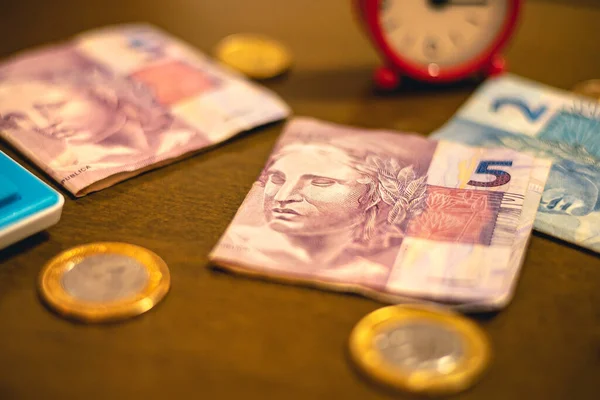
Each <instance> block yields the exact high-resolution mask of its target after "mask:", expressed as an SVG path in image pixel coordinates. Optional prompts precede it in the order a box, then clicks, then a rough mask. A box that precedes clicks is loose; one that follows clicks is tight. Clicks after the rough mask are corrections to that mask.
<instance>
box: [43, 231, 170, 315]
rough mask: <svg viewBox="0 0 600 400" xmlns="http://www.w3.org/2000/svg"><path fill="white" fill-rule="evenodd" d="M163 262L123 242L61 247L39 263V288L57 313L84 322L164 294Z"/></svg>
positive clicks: (148, 304) (146, 305)
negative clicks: (40, 270) (41, 266)
mask: <svg viewBox="0 0 600 400" xmlns="http://www.w3.org/2000/svg"><path fill="white" fill-rule="evenodd" d="M169 288H170V275H169V269H168V267H167V264H166V263H165V262H164V261H163V260H162V259H161V258H160V257H159V256H157V255H156V254H154V253H153V252H151V251H149V250H147V249H145V248H142V247H138V246H134V245H131V244H127V243H110V242H106V243H104V242H103V243H93V244H88V245H83V246H79V247H75V248H72V249H69V250H67V251H64V252H62V253H60V254H58V255H57V256H56V257H54V258H53V259H52V260H50V261H49V262H48V263H47V264H46V265H45V266H44V268H43V269H42V272H41V274H40V278H39V290H40V294H41V297H42V298H43V300H44V301H45V302H46V303H47V304H48V305H49V306H50V307H51V308H53V309H54V310H56V311H57V312H58V313H59V314H61V315H63V316H66V317H69V318H74V319H78V320H82V321H86V322H104V321H115V320H121V319H125V318H129V317H133V316H136V315H139V314H142V313H144V312H146V311H148V310H150V309H151V308H152V307H154V306H155V305H156V304H157V303H158V302H159V301H161V300H162V299H163V298H164V296H165V295H166V294H167V292H168V291H169Z"/></svg>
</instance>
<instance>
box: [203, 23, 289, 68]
mask: <svg viewBox="0 0 600 400" xmlns="http://www.w3.org/2000/svg"><path fill="white" fill-rule="evenodd" d="M215 57H216V58H217V59H218V60H220V61H221V62H223V63H224V64H226V65H228V66H230V67H232V68H233V69H236V70H238V71H239V72H241V73H243V74H244V75H246V76H248V77H250V78H254V79H268V78H272V77H275V76H277V75H280V74H282V73H283V72H285V71H286V70H287V69H288V68H289V67H290V65H291V63H292V57H291V55H290V52H289V51H288V49H287V48H286V47H285V46H284V45H282V44H281V43H279V42H277V41H275V40H273V39H271V38H269V37H266V36H263V35H258V34H247V33H239V34H235V35H231V36H228V37H226V38H225V39H223V40H222V41H221V42H220V43H219V44H218V45H217V48H216V51H215Z"/></svg>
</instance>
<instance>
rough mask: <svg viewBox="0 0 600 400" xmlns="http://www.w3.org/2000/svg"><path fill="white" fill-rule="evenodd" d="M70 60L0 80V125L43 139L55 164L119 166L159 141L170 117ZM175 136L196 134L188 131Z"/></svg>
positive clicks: (147, 98) (149, 97)
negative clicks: (66, 67)
mask: <svg viewBox="0 0 600 400" xmlns="http://www.w3.org/2000/svg"><path fill="white" fill-rule="evenodd" d="M63 56H64V54H63ZM71 57H72V58H74V59H78V60H77V63H76V66H77V67H78V68H73V69H70V70H60V69H56V68H52V66H51V65H50V66H49V65H48V64H41V65H39V67H38V70H37V71H35V72H33V73H32V71H31V69H32V68H33V66H29V68H30V73H29V74H27V75H25V76H19V74H10V73H7V74H6V75H8V76H7V77H5V78H4V79H2V81H1V84H0V116H1V121H0V123H1V124H2V125H1V129H3V130H7V131H12V133H13V134H14V135H15V136H16V137H17V138H19V139H21V140H24V141H25V140H32V141H37V142H38V143H44V146H43V147H42V153H45V154H46V157H47V161H48V163H49V165H50V166H52V167H55V168H57V167H58V168H60V167H64V168H70V167H72V166H77V165H81V166H85V165H90V164H92V165H94V166H95V167H103V166H110V165H120V164H119V163H120V162H121V163H122V160H124V159H126V158H128V159H136V158H140V157H147V155H148V154H155V153H157V152H159V151H160V149H161V147H162V146H165V145H167V143H168V142H169V140H170V139H169V138H167V136H166V135H167V133H169V130H170V129H172V128H173V127H174V120H173V117H172V116H171V114H170V113H169V111H168V109H167V108H165V107H164V106H162V105H161V104H160V103H159V102H157V101H156V99H155V97H154V94H153V93H152V92H151V91H150V90H148V89H147V88H145V87H144V86H142V85H140V84H139V83H137V82H135V81H133V80H131V79H128V78H126V77H119V76H116V75H114V74H112V73H110V72H107V71H105V70H103V69H102V68H100V67H98V66H96V65H94V64H93V63H91V62H89V61H86V60H82V59H81V57H79V56H78V55H77V54H71ZM33 61H35V62H36V63H39V61H40V60H33ZM15 75H16V76H15ZM0 77H1V76H0ZM175 135H179V136H180V139H183V136H185V138H187V139H188V140H189V139H192V138H193V137H194V136H197V135H196V133H195V132H194V131H193V130H192V129H189V128H188V129H186V130H181V131H179V132H177V133H175ZM183 143H185V141H184V142H180V144H183ZM167 146H168V145H167Z"/></svg>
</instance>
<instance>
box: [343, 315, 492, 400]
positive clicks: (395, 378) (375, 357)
mask: <svg viewBox="0 0 600 400" xmlns="http://www.w3.org/2000/svg"><path fill="white" fill-rule="evenodd" d="M349 346H350V355H351V357H352V359H353V360H354V362H355V363H356V364H357V365H358V366H359V367H360V369H361V370H363V371H364V372H365V373H366V374H367V375H369V376H371V377H372V378H374V379H375V380H377V381H379V382H381V383H384V384H387V385H390V386H393V387H395V388H398V389H402V390H405V391H409V392H412V393H418V394H428V395H437V394H453V393H458V392H461V391H463V390H466V389H467V388H469V387H470V386H471V385H473V384H474V382H475V381H476V380H477V378H479V377H480V376H481V374H482V372H483V371H484V370H485V368H486V367H487V365H488V364H489V359H490V346H489V342H488V340H487V338H486V335H485V334H484V332H483V331H482V330H481V329H480V328H479V327H478V326H477V325H476V324H475V323H473V322H471V321H470V320H469V319H467V318H465V317H463V316H461V315H459V314H456V313H454V312H450V311H446V310H442V309H438V308H434V307H429V306H421V305H401V306H390V307H384V308H381V309H379V310H376V311H374V312H372V313H371V314H369V315H367V316H366V317H365V318H363V319H362V320H361V321H360V322H359V323H358V324H357V325H356V327H355V328H354V330H353V331H352V334H351V335H350V343H349Z"/></svg>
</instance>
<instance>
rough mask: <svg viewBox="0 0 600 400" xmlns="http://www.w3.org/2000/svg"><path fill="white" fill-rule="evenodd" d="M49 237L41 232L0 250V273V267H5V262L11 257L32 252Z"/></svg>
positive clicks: (46, 233) (0, 268)
mask: <svg viewBox="0 0 600 400" xmlns="http://www.w3.org/2000/svg"><path fill="white" fill-rule="evenodd" d="M49 237H50V235H49V234H48V232H46V231H42V232H39V233H36V234H35V235H33V236H30V237H28V238H25V239H23V240H21V241H19V242H17V243H14V244H12V245H10V246H8V247H7V248H5V249H2V250H0V271H1V270H2V267H1V266H3V265H5V262H7V261H9V260H10V259H11V258H12V257H14V256H16V255H18V254H21V253H25V252H27V251H29V250H32V249H33V248H35V247H37V246H38V245H40V244H42V243H44V242H45V241H47V240H48V239H49Z"/></svg>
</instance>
